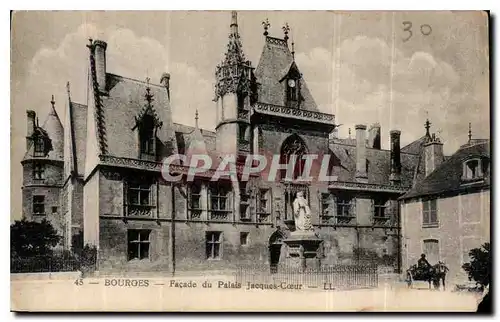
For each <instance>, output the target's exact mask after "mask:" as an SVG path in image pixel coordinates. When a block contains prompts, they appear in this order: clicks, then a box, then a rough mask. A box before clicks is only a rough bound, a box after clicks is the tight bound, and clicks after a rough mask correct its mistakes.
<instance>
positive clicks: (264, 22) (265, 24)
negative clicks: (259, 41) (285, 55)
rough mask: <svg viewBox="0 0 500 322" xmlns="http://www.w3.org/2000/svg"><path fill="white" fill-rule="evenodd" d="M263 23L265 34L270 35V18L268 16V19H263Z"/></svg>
mask: <svg viewBox="0 0 500 322" xmlns="http://www.w3.org/2000/svg"><path fill="white" fill-rule="evenodd" d="M262 25H263V26H264V36H266V37H267V35H269V32H268V31H267V30H268V29H269V27H271V24H270V23H269V19H267V18H266V20H264V21H262Z"/></svg>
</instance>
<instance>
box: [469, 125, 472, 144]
mask: <svg viewBox="0 0 500 322" xmlns="http://www.w3.org/2000/svg"><path fill="white" fill-rule="evenodd" d="M471 140H472V125H471V123H470V122H469V143H470V141H471Z"/></svg>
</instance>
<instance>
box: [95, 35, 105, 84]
mask: <svg viewBox="0 0 500 322" xmlns="http://www.w3.org/2000/svg"><path fill="white" fill-rule="evenodd" d="M93 45H94V59H95V71H96V76H97V84H98V85H99V91H100V92H106V48H107V47H108V44H107V43H106V42H104V41H102V40H94V43H93Z"/></svg>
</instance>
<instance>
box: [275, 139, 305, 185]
mask: <svg viewBox="0 0 500 322" xmlns="http://www.w3.org/2000/svg"><path fill="white" fill-rule="evenodd" d="M306 153H307V147H306V144H305V143H304V141H303V140H302V138H301V137H300V136H298V135H296V134H294V135H292V136H290V137H288V138H287V139H286V140H285V142H283V145H282V146H281V156H280V164H282V165H284V164H287V165H290V166H292V163H293V161H294V159H295V166H294V169H293V174H292V177H290V178H287V169H283V170H281V179H282V180H296V179H297V178H298V177H300V176H302V172H303V171H304V166H305V160H304V159H303V158H302V157H303V156H304V155H305V154H306Z"/></svg>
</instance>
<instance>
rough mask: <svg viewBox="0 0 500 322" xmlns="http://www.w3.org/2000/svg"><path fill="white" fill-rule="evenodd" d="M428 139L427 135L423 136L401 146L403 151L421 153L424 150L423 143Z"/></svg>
mask: <svg viewBox="0 0 500 322" xmlns="http://www.w3.org/2000/svg"><path fill="white" fill-rule="evenodd" d="M425 141H426V136H425V135H424V136H422V137H421V138H420V139H418V140H415V141H413V142H411V143H409V144H407V145H405V146H404V147H402V148H401V152H404V153H411V154H419V153H420V152H421V151H422V145H423V144H424V143H425Z"/></svg>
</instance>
